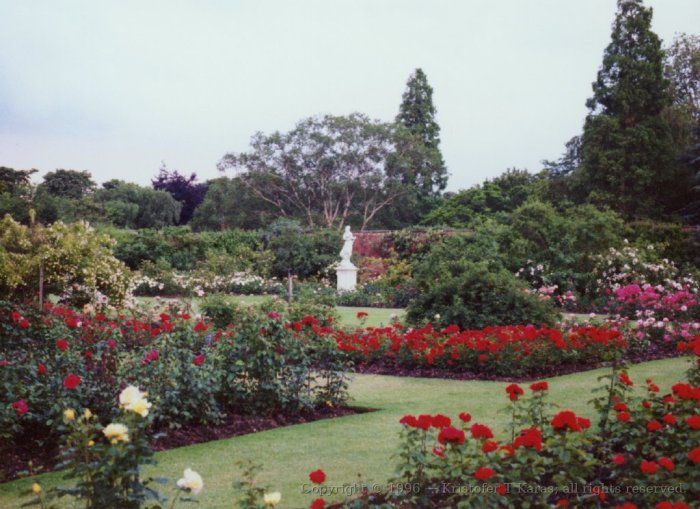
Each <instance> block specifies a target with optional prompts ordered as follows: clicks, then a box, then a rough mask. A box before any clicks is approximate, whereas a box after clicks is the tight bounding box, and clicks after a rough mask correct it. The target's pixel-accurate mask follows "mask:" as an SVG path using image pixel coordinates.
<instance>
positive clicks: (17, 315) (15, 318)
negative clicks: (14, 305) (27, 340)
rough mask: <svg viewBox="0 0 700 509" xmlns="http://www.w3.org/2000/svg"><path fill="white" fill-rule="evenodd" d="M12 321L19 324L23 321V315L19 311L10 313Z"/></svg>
mask: <svg viewBox="0 0 700 509" xmlns="http://www.w3.org/2000/svg"><path fill="white" fill-rule="evenodd" d="M10 319H11V320H12V321H13V322H19V321H20V320H21V319H22V315H21V314H20V312H19V311H13V312H12V313H10Z"/></svg>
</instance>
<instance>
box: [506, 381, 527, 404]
mask: <svg viewBox="0 0 700 509" xmlns="http://www.w3.org/2000/svg"><path fill="white" fill-rule="evenodd" d="M506 392H507V393H508V397H509V398H510V400H511V401H518V396H522V395H523V394H525V391H523V390H522V388H520V386H519V385H517V384H510V385H509V386H508V387H506Z"/></svg>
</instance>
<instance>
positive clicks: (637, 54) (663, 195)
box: [575, 0, 688, 219]
mask: <svg viewBox="0 0 700 509" xmlns="http://www.w3.org/2000/svg"><path fill="white" fill-rule="evenodd" d="M651 20H652V10H651V9H650V8H646V7H644V5H643V4H642V1H641V0H618V9H617V14H616V17H615V21H614V23H613V27H612V41H611V42H610V44H609V45H608V47H607V48H606V49H605V54H604V57H603V64H602V67H601V69H600V70H599V71H598V78H597V80H596V81H595V82H594V83H593V97H591V98H590V99H589V100H588V102H587V103H586V104H587V106H588V108H589V109H590V113H589V115H588V117H587V118H586V122H585V124H584V131H583V138H582V146H581V163H582V164H581V167H580V169H579V171H577V175H575V177H576V178H577V180H578V188H580V189H586V190H587V191H588V196H587V198H588V201H590V202H592V203H595V204H597V205H604V206H609V207H611V208H612V209H613V210H616V211H618V212H619V213H621V214H622V215H623V216H624V217H625V218H627V219H631V218H635V217H651V218H658V217H663V216H664V214H665V213H668V212H671V211H672V210H673V207H674V203H673V202H674V194H675V193H674V191H675V189H676V188H677V186H678V185H688V183H687V181H686V182H682V181H683V180H684V179H683V178H682V175H678V174H677V172H676V171H675V169H676V168H677V166H676V165H674V150H673V139H672V136H671V131H670V128H669V126H668V122H667V121H666V119H665V118H664V117H663V115H662V112H663V111H664V109H665V108H666V107H667V106H668V105H669V104H670V102H671V98H670V95H669V92H668V80H667V79H666V78H665V77H664V52H663V50H662V48H661V41H660V39H659V38H658V36H657V35H656V34H655V33H654V32H653V31H652V30H651Z"/></svg>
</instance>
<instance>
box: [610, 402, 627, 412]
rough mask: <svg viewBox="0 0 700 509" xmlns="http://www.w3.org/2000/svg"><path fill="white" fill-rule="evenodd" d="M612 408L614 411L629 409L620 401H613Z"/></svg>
mask: <svg viewBox="0 0 700 509" xmlns="http://www.w3.org/2000/svg"><path fill="white" fill-rule="evenodd" d="M613 410H615V411H616V412H626V411H627V410H629V409H628V408H627V405H625V404H624V403H622V402H620V403H615V406H614V407H613Z"/></svg>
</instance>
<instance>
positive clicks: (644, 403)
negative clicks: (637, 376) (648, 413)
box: [642, 400, 651, 408]
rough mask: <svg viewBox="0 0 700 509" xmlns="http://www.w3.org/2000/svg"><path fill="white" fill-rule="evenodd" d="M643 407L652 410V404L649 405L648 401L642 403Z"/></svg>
mask: <svg viewBox="0 0 700 509" xmlns="http://www.w3.org/2000/svg"><path fill="white" fill-rule="evenodd" d="M642 406H643V407H644V408H651V403H649V402H648V401H647V400H644V401H642Z"/></svg>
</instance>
